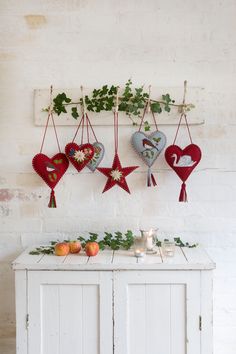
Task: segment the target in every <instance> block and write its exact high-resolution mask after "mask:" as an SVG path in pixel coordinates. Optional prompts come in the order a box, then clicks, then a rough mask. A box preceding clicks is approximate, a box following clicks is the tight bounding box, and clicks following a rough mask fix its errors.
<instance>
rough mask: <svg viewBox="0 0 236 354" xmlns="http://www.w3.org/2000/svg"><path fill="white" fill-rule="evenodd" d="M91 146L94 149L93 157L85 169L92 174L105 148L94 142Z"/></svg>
mask: <svg viewBox="0 0 236 354" xmlns="http://www.w3.org/2000/svg"><path fill="white" fill-rule="evenodd" d="M92 145H93V147H94V155H93V158H92V159H91V160H90V161H89V163H88V164H87V167H88V168H89V169H90V171H92V172H94V171H95V170H96V168H97V167H98V165H99V164H100V162H101V161H102V159H103V157H104V153H105V148H104V146H103V144H102V143H99V142H95V143H93V144H92Z"/></svg>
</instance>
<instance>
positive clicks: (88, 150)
mask: <svg viewBox="0 0 236 354" xmlns="http://www.w3.org/2000/svg"><path fill="white" fill-rule="evenodd" d="M84 153H85V155H91V154H92V150H91V149H84Z"/></svg>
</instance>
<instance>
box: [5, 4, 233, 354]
mask: <svg viewBox="0 0 236 354" xmlns="http://www.w3.org/2000/svg"><path fill="white" fill-rule="evenodd" d="M0 12H1V21H0V30H1V51H0V70H1V82H0V94H1V105H0V117H1V118H0V125H1V127H0V128H1V129H0V161H1V163H0V190H1V191H2V189H6V190H10V195H9V198H7V199H6V200H5V201H4V200H1V201H0V217H1V221H0V279H1V283H0V284H1V285H0V286H1V288H0V336H4V337H6V336H11V337H13V336H14V330H15V324H14V322H15V310H14V300H15V299H14V278H13V272H12V270H11V266H10V263H11V261H12V260H13V259H14V258H15V257H16V256H17V255H18V254H20V253H21V251H22V250H23V248H26V247H27V246H29V245H33V244H39V243H42V244H43V243H46V242H48V241H49V240H51V239H57V238H59V239H64V237H70V238H75V237H77V235H78V234H80V233H83V232H85V231H88V230H89V231H95V232H97V231H98V232H102V231H104V229H105V230H107V231H112V230H117V229H122V230H126V229H128V228H130V229H132V230H134V231H136V232H138V229H139V228H140V227H150V226H152V227H153V226H155V225H156V227H159V237H163V238H164V237H167V238H168V237H170V236H181V237H182V238H183V239H185V240H188V241H190V242H199V243H201V244H203V245H204V246H205V247H207V248H208V250H209V251H210V253H211V256H212V258H213V259H214V260H215V261H216V262H217V270H216V271H215V272H214V274H215V281H214V354H222V353H225V352H227V354H234V353H235V351H236V336H235V328H236V315H235V314H236V304H235V297H236V272H235V269H236V217H235V216H236V212H235V210H236V187H235V186H236V185H235V183H236V182H235V181H236V178H235V171H236V159H235V150H236V149H235V144H236V143H235V135H236V123H235V122H236V120H235V112H236V100H235V92H236V81H235V60H236V43H235V30H236V28H235V26H236V23H235V12H236V3H235V1H234V0H225V1H221V0H205V1H203V0H192V1H186V0H173V1H166V0H159V1H156V0H150V1H148V2H147V1H143V0H141V1H134V0H129V1H124V0H116V1H113V0H111V1H108V0H100V1H92V0H86V1H85V0H57V1H54V0H47V1H46V2H44V1H25V0H22V1H17V0H2V1H0ZM25 16H27V17H25ZM34 16H35V17H34ZM40 16H41V17H40ZM43 16H44V17H43ZM131 76H132V78H133V81H134V83H135V84H137V85H141V84H146V85H148V84H149V83H150V84H152V86H153V87H167V88H169V90H170V92H171V90H172V88H174V87H179V88H180V87H181V85H182V83H183V80H184V79H187V80H188V83H189V86H190V88H191V87H203V88H204V90H203V91H202V93H201V96H200V97H201V99H200V100H199V104H198V106H199V107H201V108H202V116H201V118H202V119H203V120H204V121H205V124H204V125H199V126H193V127H192V135H193V138H194V140H195V142H196V143H198V144H199V145H200V146H201V147H202V150H203V159H202V161H201V164H200V165H199V166H198V167H197V171H196V172H195V173H193V175H192V176H191V177H190V179H189V181H188V185H187V189H188V194H189V203H188V204H187V205H183V204H181V205H180V204H179V203H178V202H177V197H178V193H179V188H180V183H179V180H178V178H177V177H176V176H175V174H174V173H173V172H171V171H170V170H168V168H167V165H166V164H165V162H164V160H163V158H162V157H161V156H160V158H159V159H158V161H157V163H156V164H155V165H154V171H155V172H157V171H158V173H157V180H158V188H157V189H156V190H154V189H150V190H148V189H147V188H145V186H144V185H145V182H146V172H145V171H146V167H145V166H143V165H142V164H141V168H139V169H138V170H137V171H135V173H133V174H131V175H130V176H129V177H128V178H127V181H128V184H129V186H130V189H131V192H132V194H131V196H129V195H128V194H126V193H125V192H124V191H122V190H119V189H117V188H116V189H113V190H111V191H109V192H107V193H105V194H103V195H102V194H101V191H102V189H103V186H104V183H105V178H104V176H102V175H100V174H98V173H95V174H92V173H91V172H89V171H88V170H84V172H82V173H80V174H77V173H76V172H75V171H74V170H73V169H72V168H70V170H69V171H68V173H67V175H66V176H65V177H64V178H63V180H62V181H61V183H60V185H58V187H57V188H56V194H57V202H58V209H56V210H49V209H48V208H47V207H46V206H47V203H48V198H49V190H48V189H47V188H46V187H45V186H44V184H43V183H42V182H41V180H40V179H39V178H38V176H36V175H35V174H34V173H33V171H32V167H31V157H32V155H34V154H35V153H37V152H38V149H39V146H40V139H41V138H42V134H43V131H42V127H35V125H34V107H33V92H34V89H36V88H39V89H40V88H41V89H45V88H47V87H48V88H49V86H50V85H51V84H53V85H54V87H55V88H76V87H79V86H80V85H81V84H83V85H84V86H85V87H86V88H87V89H88V88H89V87H99V86H100V85H102V84H104V83H108V84H112V83H114V84H119V85H121V86H123V85H124V83H125V81H126V80H127V79H128V78H129V77H131ZM190 95H191V90H189V96H190ZM180 96H181V95H180ZM200 97H199V98H200ZM191 117H194V111H193V112H191V113H190V114H189V119H191ZM161 128H162V129H163V131H165V133H166V135H167V139H168V143H171V142H172V141H173V136H174V129H175V127H173V126H168V127H166V126H162V127H161ZM134 129H135V128H133V127H121V130H120V157H121V160H122V163H123V164H124V165H136V164H137V165H138V164H140V159H139V158H138V156H136V154H135V153H134V152H133V150H131V149H129V139H130V136H131V134H132V132H133V131H134ZM96 132H97V135H98V137H99V138H100V139H102V140H103V142H104V144H105V146H106V149H107V154H106V156H105V158H104V162H103V165H104V166H109V165H110V164H111V161H112V155H113V150H112V139H113V137H112V128H111V127H105V128H103V127H96ZM58 133H59V137H60V140H61V144H62V146H63V145H64V144H66V143H67V142H68V140H70V139H71V137H72V135H73V133H74V127H59V131H58ZM52 139H53V135H52V132H51V131H50V132H49V137H48V140H47V141H46V146H45V152H46V153H49V154H50V153H54V152H55V145H54V144H53V145H52V144H51V141H53V140H52ZM179 142H181V140H179ZM183 143H184V142H183ZM162 156H163V155H162ZM1 195H2V194H1ZM0 343H3V344H2V346H1V345H0V348H1V349H0V351H1V352H4V353H5V354H8V353H7V352H6V350H5V348H6V346H5V344H4V343H5V341H1V342H0Z"/></svg>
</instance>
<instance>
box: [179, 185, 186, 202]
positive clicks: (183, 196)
mask: <svg viewBox="0 0 236 354" xmlns="http://www.w3.org/2000/svg"><path fill="white" fill-rule="evenodd" d="M187 201H188V200H187V192H186V184H185V183H184V182H183V183H182V186H181V191H180V194H179V202H187Z"/></svg>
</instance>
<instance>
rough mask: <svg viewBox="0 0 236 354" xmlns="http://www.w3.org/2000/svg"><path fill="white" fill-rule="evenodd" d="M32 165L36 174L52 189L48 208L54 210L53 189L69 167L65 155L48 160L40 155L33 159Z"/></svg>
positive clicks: (48, 158) (60, 154) (59, 154)
mask: <svg viewBox="0 0 236 354" xmlns="http://www.w3.org/2000/svg"><path fill="white" fill-rule="evenodd" d="M32 165H33V168H34V170H35V171H36V173H37V174H38V175H39V176H40V177H41V178H42V179H43V180H44V182H45V183H46V184H47V185H48V186H49V187H50V188H51V189H52V191H51V198H50V202H49V205H48V206H49V207H51V208H56V200H55V195H54V188H55V187H56V185H57V183H58V182H59V181H60V179H61V177H62V176H63V175H64V173H65V172H66V170H67V168H68V166H69V161H68V159H67V157H66V155H65V154H62V153H58V154H56V155H54V156H53V157H52V158H50V157H48V156H46V155H44V154H41V153H40V154H37V155H35V156H34V157H33V160H32Z"/></svg>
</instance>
